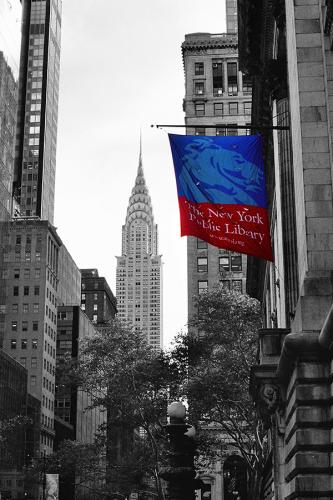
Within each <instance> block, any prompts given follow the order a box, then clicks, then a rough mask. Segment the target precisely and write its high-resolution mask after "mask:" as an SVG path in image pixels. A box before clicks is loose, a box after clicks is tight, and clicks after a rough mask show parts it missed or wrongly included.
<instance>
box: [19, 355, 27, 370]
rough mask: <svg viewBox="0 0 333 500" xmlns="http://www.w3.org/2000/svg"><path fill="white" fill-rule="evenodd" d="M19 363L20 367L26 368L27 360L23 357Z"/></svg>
mask: <svg viewBox="0 0 333 500" xmlns="http://www.w3.org/2000/svg"><path fill="white" fill-rule="evenodd" d="M20 363H21V365H22V366H24V368H26V367H27V358H24V357H22V358H20Z"/></svg>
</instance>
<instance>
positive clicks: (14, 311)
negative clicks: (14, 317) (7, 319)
mask: <svg viewBox="0 0 333 500" xmlns="http://www.w3.org/2000/svg"><path fill="white" fill-rule="evenodd" d="M12 312H13V313H15V314H16V313H18V304H13V305H12Z"/></svg>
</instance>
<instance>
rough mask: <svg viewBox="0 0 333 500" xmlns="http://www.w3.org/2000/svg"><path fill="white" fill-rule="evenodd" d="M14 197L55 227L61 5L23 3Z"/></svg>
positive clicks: (57, 0)
mask: <svg viewBox="0 0 333 500" xmlns="http://www.w3.org/2000/svg"><path fill="white" fill-rule="evenodd" d="M22 3H23V24H22V26H23V27H22V46H21V60H20V78H19V101H18V120H17V135H16V150H15V171H14V184H13V187H14V196H15V199H16V200H17V202H18V204H19V212H20V215H21V216H38V217H40V218H41V219H43V220H48V221H49V222H51V224H53V212H54V187H55V168H56V145H57V122H58V95H59V67H60V35H61V0H37V1H35V0H34V1H32V0H23V2H22Z"/></svg>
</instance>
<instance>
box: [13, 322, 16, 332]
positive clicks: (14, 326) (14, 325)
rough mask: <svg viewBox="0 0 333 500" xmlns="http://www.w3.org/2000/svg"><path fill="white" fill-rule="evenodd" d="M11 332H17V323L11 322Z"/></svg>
mask: <svg viewBox="0 0 333 500" xmlns="http://www.w3.org/2000/svg"><path fill="white" fill-rule="evenodd" d="M12 332H17V321H12Z"/></svg>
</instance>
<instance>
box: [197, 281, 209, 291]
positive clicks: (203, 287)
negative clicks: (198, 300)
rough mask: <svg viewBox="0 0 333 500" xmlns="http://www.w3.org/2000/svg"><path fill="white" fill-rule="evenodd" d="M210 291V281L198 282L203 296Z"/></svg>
mask: <svg viewBox="0 0 333 500" xmlns="http://www.w3.org/2000/svg"><path fill="white" fill-rule="evenodd" d="M207 290H208V281H198V293H199V294H201V293H203V292H206V291H207Z"/></svg>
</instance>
